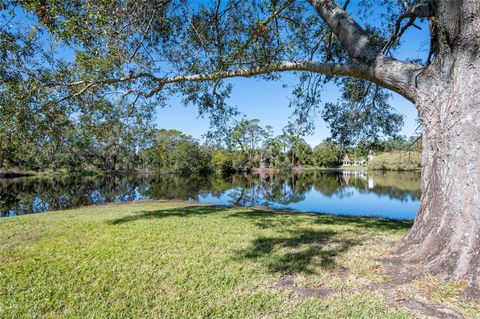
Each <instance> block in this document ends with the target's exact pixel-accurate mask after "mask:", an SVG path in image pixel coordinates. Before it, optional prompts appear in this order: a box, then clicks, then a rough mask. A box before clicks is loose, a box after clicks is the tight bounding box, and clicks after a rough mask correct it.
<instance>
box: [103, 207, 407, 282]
mask: <svg viewBox="0 0 480 319" xmlns="http://www.w3.org/2000/svg"><path fill="white" fill-rule="evenodd" d="M211 214H218V218H241V219H247V220H248V221H249V222H252V223H253V224H254V225H255V226H256V227H258V228H260V229H273V230H274V231H275V233H274V235H272V236H259V237H257V238H256V239H254V240H253V241H252V242H251V243H250V245H249V247H248V248H245V249H243V250H241V251H236V252H235V258H237V259H255V260H257V261H259V262H260V263H263V264H264V265H266V267H267V269H268V270H269V271H270V272H273V273H279V272H280V273H284V274H297V273H315V270H316V269H317V270H318V267H320V268H324V269H329V268H335V267H337V266H339V265H338V264H337V260H338V257H340V256H341V255H342V254H344V253H346V252H347V251H348V250H349V249H350V248H352V247H354V246H356V245H360V244H362V242H364V241H365V240H366V239H368V238H369V237H370V236H371V234H372V233H373V232H377V231H378V232H392V231H393V232H395V231H406V230H407V229H408V228H410V227H411V224H412V223H411V222H406V221H395V220H387V219H374V218H363V217H349V216H333V215H320V214H310V213H302V212H281V211H274V210H271V209H266V208H265V209H262V208H249V209H241V210H240V211H238V208H232V207H225V206H196V205H192V206H186V207H178V208H169V209H160V210H154V211H139V212H137V213H134V214H133V215H129V216H125V217H121V218H118V219H114V220H110V221H109V222H108V223H109V224H110V225H121V224H125V223H130V222H135V221H138V220H150V219H162V218H169V217H181V218H188V217H193V216H207V215H211ZM296 216H298V217H300V216H302V217H309V218H312V220H310V219H305V218H295V217H296ZM319 224H321V225H328V226H332V227H327V228H326V229H321V230H318V229H312V228H313V227H310V226H315V225H319ZM309 225H310V226H309ZM305 226H307V227H305ZM335 226H341V227H338V229H337V228H336V227H335ZM345 226H350V227H347V228H346V227H345Z"/></svg>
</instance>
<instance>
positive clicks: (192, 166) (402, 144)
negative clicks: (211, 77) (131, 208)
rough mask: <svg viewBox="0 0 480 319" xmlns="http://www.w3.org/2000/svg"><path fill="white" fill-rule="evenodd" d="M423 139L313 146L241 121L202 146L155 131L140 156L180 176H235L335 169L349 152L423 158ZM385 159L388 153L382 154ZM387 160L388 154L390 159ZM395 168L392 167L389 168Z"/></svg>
mask: <svg viewBox="0 0 480 319" xmlns="http://www.w3.org/2000/svg"><path fill="white" fill-rule="evenodd" d="M417 145H418V137H411V138H409V139H407V138H406V137H404V136H397V137H393V138H389V139H386V140H384V141H376V142H368V143H366V142H364V143H359V144H358V145H356V146H350V147H342V145H340V144H339V143H337V142H335V141H333V140H332V139H326V140H324V141H323V142H321V143H320V144H318V145H317V146H315V147H311V146H310V145H309V144H308V143H307V142H306V141H305V139H304V138H302V137H300V136H298V135H294V134H289V133H286V132H284V133H282V134H280V135H276V136H274V135H273V133H272V128H271V127H269V126H266V127H262V126H261V125H260V122H259V120H257V119H254V120H242V121H240V122H239V123H238V124H237V125H236V126H235V127H234V128H233V129H232V130H231V131H230V132H229V134H228V136H227V138H226V139H225V140H223V141H222V143H216V144H214V145H211V143H207V144H201V143H200V142H199V141H198V140H196V139H194V138H193V137H191V136H189V135H186V134H183V133H182V132H180V131H177V130H165V129H161V130H156V131H155V134H154V138H153V141H152V143H151V145H150V147H148V148H146V149H145V150H143V151H142V152H141V153H140V158H141V159H142V163H143V165H144V168H146V169H150V170H164V171H165V170H166V171H180V172H206V171H217V172H225V173H227V172H235V171H248V170H252V169H293V168H296V167H324V168H334V167H338V166H340V164H341V158H342V156H343V155H345V154H347V155H348V156H349V158H351V159H352V160H356V159H366V158H367V155H368V153H369V152H370V151H373V152H375V153H387V154H388V153H389V152H393V151H396V152H397V153H396V154H398V152H400V154H403V153H402V151H403V152H405V151H409V152H410V151H412V152H413V153H415V154H416V155H412V157H415V158H417V157H418V156H417V155H418V152H417V151H418V149H417V147H418V146H417ZM382 156H383V158H384V157H385V154H383V155H382ZM387 158H388V156H387ZM384 168H386V169H392V167H390V166H388V167H384Z"/></svg>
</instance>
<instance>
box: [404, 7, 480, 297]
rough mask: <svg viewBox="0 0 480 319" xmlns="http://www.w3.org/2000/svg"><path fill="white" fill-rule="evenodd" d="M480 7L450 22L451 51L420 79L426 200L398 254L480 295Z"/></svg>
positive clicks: (443, 52) (447, 49)
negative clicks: (465, 284)
mask: <svg viewBox="0 0 480 319" xmlns="http://www.w3.org/2000/svg"><path fill="white" fill-rule="evenodd" d="M474 2H475V1H465V2H464V7H463V8H462V10H463V11H466V10H467V9H468V8H470V9H472V11H471V12H470V14H468V12H462V14H461V15H459V16H463V17H462V19H463V20H462V23H461V24H460V27H459V24H454V25H453V26H452V25H451V23H452V21H449V23H450V24H445V25H446V26H447V27H446V28H447V29H448V28H455V30H454V31H451V30H440V31H439V32H440V33H439V35H438V36H439V40H438V41H439V43H438V45H440V46H441V45H443V46H445V45H447V46H448V47H443V48H440V49H439V55H438V56H437V58H436V59H435V61H434V63H433V64H432V65H430V66H429V68H428V69H427V70H426V71H425V72H424V74H422V75H421V77H420V78H419V88H418V100H417V101H416V102H417V106H418V108H419V112H420V117H421V118H422V121H423V155H422V167H423V168H422V186H421V187H422V198H421V206H420V211H419V213H418V215H417V218H416V220H415V223H414V226H413V228H412V229H411V231H410V232H409V233H408V234H407V236H406V237H405V238H404V240H402V241H401V243H400V255H401V257H402V259H403V260H405V261H407V263H410V264H415V265H416V266H419V269H420V270H423V271H425V272H429V273H439V274H445V275H447V276H448V278H450V279H462V278H465V279H467V280H468V281H469V285H470V287H474V288H476V290H477V292H478V291H480V290H479V288H480V40H479V32H480V18H479V17H478V13H479V12H478V11H479V9H478V7H479V5H478V3H474ZM446 3H448V2H446ZM469 6H471V7H469ZM444 9H447V8H444ZM472 12H473V13H472ZM450 13H451V12H450ZM474 14H477V15H476V16H475V15H474ZM440 17H441V15H440ZM450 19H451V16H450ZM459 28H460V29H461V30H460V29H459ZM442 32H443V34H442ZM451 32H457V33H458V34H457V35H456V37H455V38H454V39H452V38H450V39H448V40H449V41H450V42H448V43H447V44H446V42H445V41H446V39H445V33H449V34H450V36H451V34H452V33H451ZM442 36H443V39H442ZM442 41H443V42H442Z"/></svg>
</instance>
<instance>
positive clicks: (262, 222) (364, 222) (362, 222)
mask: <svg viewBox="0 0 480 319" xmlns="http://www.w3.org/2000/svg"><path fill="white" fill-rule="evenodd" d="M296 214H297V215H301V216H309V217H313V218H315V220H314V223H315V224H322V225H332V226H352V227H356V228H359V229H364V230H374V231H379V232H391V231H392V232H395V231H407V230H409V229H410V228H411V227H412V225H413V222H412V221H408V220H396V219H385V218H374V217H358V216H348V215H328V214H319V213H309V212H294V211H293V212H290V211H275V210H272V209H259V208H251V211H244V212H243V211H242V212H237V213H234V214H231V215H229V217H231V218H246V219H253V220H255V224H256V225H257V226H258V227H260V228H275V227H280V226H294V225H295V224H298V223H300V222H302V221H300V220H295V219H294V218H292V217H294V215H296Z"/></svg>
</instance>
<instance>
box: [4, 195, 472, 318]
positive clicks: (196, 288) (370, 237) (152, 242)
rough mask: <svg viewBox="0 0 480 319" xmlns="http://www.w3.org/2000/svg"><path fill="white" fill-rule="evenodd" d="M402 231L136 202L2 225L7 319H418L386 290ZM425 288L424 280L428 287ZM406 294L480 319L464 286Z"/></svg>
mask: <svg viewBox="0 0 480 319" xmlns="http://www.w3.org/2000/svg"><path fill="white" fill-rule="evenodd" d="M409 227H410V224H409V223H407V222H396V221H386V220H381V219H367V218H347V217H333V216H319V215H313V214H305V213H286V212H272V211H268V210H263V209H253V208H251V209H250V208H228V207H212V206H200V205H192V203H184V202H136V203H131V204H121V205H107V206H95V207H86V208H81V209H75V210H69V211H60V212H50V213H42V214H37V215H30V216H19V217H13V218H5V219H1V220H0V282H1V283H2V284H1V286H0V318H32V317H48V318H53V317H55V318H58V317H66V318H85V317H88V318H287V317H288V318H413V317H414V315H413V313H411V312H409V311H408V310H405V309H403V308H402V307H398V305H396V304H395V303H394V302H392V297H391V296H390V295H388V294H386V293H385V292H383V291H380V290H369V289H364V288H365V287H368V286H369V285H371V284H372V283H373V284H375V283H381V282H383V281H386V280H388V279H389V277H388V276H387V275H385V274H384V273H383V272H382V267H381V265H380V264H379V263H378V262H376V261H375V258H380V257H382V256H385V255H386V253H387V249H388V247H389V246H390V245H391V241H393V240H395V239H397V238H399V236H401V235H402V234H404V233H405V232H406V231H407V230H408V228H409ZM427 279H428V278H427ZM426 283H427V284H428V285H427V287H429V288H428V291H426V292H425V291H423V290H422V291H420V290H419V289H420V288H418V289H417V288H415V287H425V284H423V285H416V286H415V285H414V286H412V287H410V288H408V287H407V288H408V289H407V288H405V287H404V288H402V289H403V290H401V291H400V292H395V294H397V293H403V294H406V295H407V296H408V294H418V293H422V294H423V296H426V297H425V298H427V299H428V300H429V301H430V302H432V303H442V304H448V305H451V306H452V307H454V308H456V309H457V310H458V311H462V312H463V313H464V314H466V315H468V316H471V317H474V316H475V315H478V314H479V313H480V312H477V311H478V310H479V309H477V308H476V307H475V305H474V304H470V303H464V302H457V301H456V300H457V299H456V297H457V295H458V293H459V288H458V286H455V285H452V284H448V285H442V284H438V285H436V284H434V283H435V280H434V279H433V278H430V279H428V280H427V281H426Z"/></svg>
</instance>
